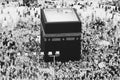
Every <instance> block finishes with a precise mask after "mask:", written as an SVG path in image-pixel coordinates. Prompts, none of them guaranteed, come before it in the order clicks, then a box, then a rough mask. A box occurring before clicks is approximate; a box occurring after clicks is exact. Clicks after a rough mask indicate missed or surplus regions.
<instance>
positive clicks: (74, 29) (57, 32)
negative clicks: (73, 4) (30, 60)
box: [41, 8, 82, 61]
mask: <svg viewBox="0 0 120 80" xmlns="http://www.w3.org/2000/svg"><path fill="white" fill-rule="evenodd" d="M41 23H42V24H41V26H42V27H41V51H44V53H45V57H44V59H45V61H51V60H52V58H50V57H49V56H48V52H49V51H51V52H52V53H53V54H55V52H56V51H59V52H60V56H59V57H57V58H56V60H58V61H69V60H72V61H73V60H79V59H80V54H81V47H80V46H81V41H80V38H81V27H82V26H81V21H80V18H79V16H78V14H77V12H76V10H75V9H73V8H56V9H41Z"/></svg>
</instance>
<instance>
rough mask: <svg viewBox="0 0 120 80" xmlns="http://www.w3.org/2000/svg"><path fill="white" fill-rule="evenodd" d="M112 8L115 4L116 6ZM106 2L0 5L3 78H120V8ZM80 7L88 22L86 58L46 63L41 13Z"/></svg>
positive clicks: (84, 45)
mask: <svg viewBox="0 0 120 80" xmlns="http://www.w3.org/2000/svg"><path fill="white" fill-rule="evenodd" d="M111 4H112V5H111ZM111 4H107V2H102V1H101V0H99V1H98V0H96V1H94V0H69V1H68V0H64V2H61V1H60V0H45V1H42V2H40V4H37V5H31V6H29V7H27V6H24V5H22V4H20V3H18V2H6V3H5V2H4V3H1V5H0V80H54V79H55V80H120V46H119V44H120V37H119V34H120V33H119V30H120V28H119V26H120V20H119V19H120V18H119V16H120V15H119V6H116V5H114V3H113V2H111ZM61 7H63V8H75V9H76V10H77V13H78V15H79V17H80V19H81V21H82V39H81V40H82V42H81V47H82V51H81V52H82V54H81V56H82V59H80V60H79V61H69V62H65V63H62V62H56V64H55V65H54V63H52V62H48V63H46V62H44V61H42V60H41V61H40V60H39V59H40V58H42V57H41V56H40V55H39V53H40V24H41V22H40V18H41V15H40V9H41V8H61Z"/></svg>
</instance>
